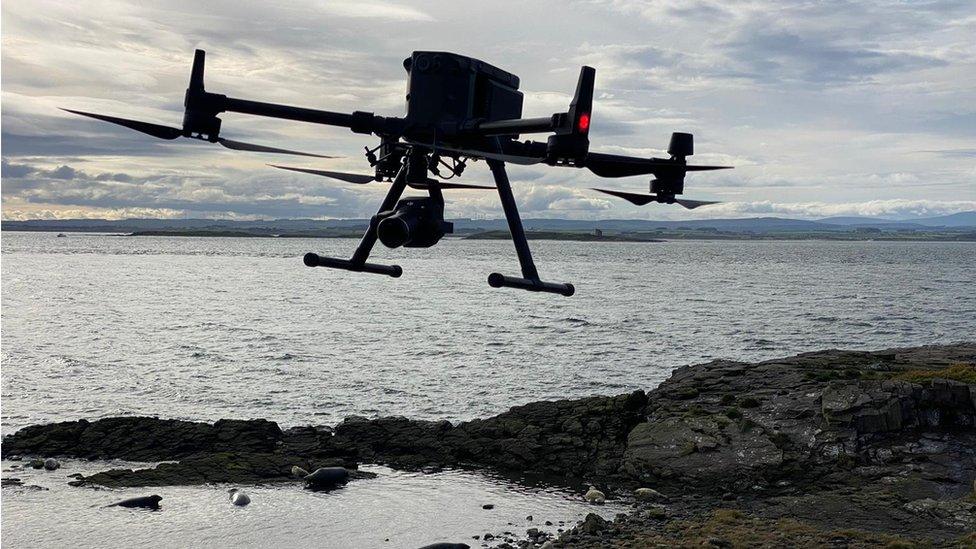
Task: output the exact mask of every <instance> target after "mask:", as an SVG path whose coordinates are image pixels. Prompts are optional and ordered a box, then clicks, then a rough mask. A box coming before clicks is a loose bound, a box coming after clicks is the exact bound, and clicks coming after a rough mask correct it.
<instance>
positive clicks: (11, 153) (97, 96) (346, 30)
mask: <svg viewBox="0 0 976 549" xmlns="http://www.w3.org/2000/svg"><path fill="white" fill-rule="evenodd" d="M142 4H147V3H145V2H140V1H135V0H105V1H72V2H55V1H30V2H27V1H20V2H17V1H8V2H4V3H3V4H2V17H3V20H2V25H3V27H2V28H3V34H2V155H3V174H2V175H3V183H2V199H3V218H4V219H25V218H49V217H110V218H118V217H130V216H139V217H146V216H159V217H176V216H178V217H183V216H185V215H189V216H191V217H202V216H211V217H238V218H257V217H272V218H273V217H366V216H369V215H371V214H372V213H373V210H374V208H375V207H376V205H377V204H378V202H379V200H380V197H381V196H382V194H383V192H384V190H385V189H384V187H383V186H382V185H375V186H370V187H367V188H363V187H357V186H352V185H349V186H343V185H342V184H341V183H339V182H332V181H330V180H326V179H323V178H316V177H314V176H307V175H303V174H296V173H291V172H279V171H277V170H274V169H272V168H269V167H267V166H266V165H265V164H266V162H278V163H282V162H283V161H284V160H286V159H285V158H281V157H277V156H274V155H258V154H248V153H239V152H233V151H227V150H224V149H222V148H220V147H215V146H207V145H205V144H201V143H196V142H189V141H187V142H164V141H156V140H153V139H152V138H150V137H147V136H146V137H144V136H141V135H140V134H137V133H135V132H131V131H129V130H125V129H121V128H115V127H112V126H110V125H107V124H103V123H99V122H96V121H93V120H89V119H83V118H79V117H75V116H72V115H69V114H68V113H65V112H62V111H60V110H58V108H57V107H67V108H75V109H80V110H91V111H96V112H102V113H107V114H116V115H119V116H125V117H132V118H139V119H143V120H147V121H153V122H159V123H164V124H169V125H179V123H180V120H181V110H182V99H183V91H184V89H185V87H186V81H187V78H188V75H189V68H190V62H191V60H192V56H193V50H194V48H204V49H206V50H207V88H208V90H210V91H215V92H218V93H225V94H227V95H230V96H234V97H243V98H249V99H256V100H264V101H274V102H281V103H287V104H298V105H302V106H307V107H313V108H324V109H329V110H338V111H352V110H357V109H358V110H370V111H374V112H376V113H377V114H386V115H400V114H402V112H403V92H404V87H405V76H406V74H405V71H404V70H403V67H402V64H401V63H402V61H403V58H404V57H406V56H408V55H409V54H410V52H411V51H413V50H417V49H433V50H449V51H456V52H458V53H463V54H466V55H470V56H473V57H478V58H481V59H484V60H486V61H488V62H490V63H493V64H495V65H498V66H500V67H502V68H505V69H507V70H510V71H512V72H514V73H516V74H518V75H519V76H520V77H521V79H522V89H523V91H524V92H525V95H526V100H525V115H526V116H540V115H549V114H551V113H553V112H557V111H562V110H565V109H566V106H567V105H568V102H569V98H570V94H571V92H572V90H573V87H574V85H575V80H576V77H577V74H578V71H579V66H580V65H581V64H590V65H592V66H594V67H596V69H597V82H596V85H597V99H596V101H595V105H594V112H593V123H592V129H591V136H590V137H591V142H592V145H591V148H592V150H597V151H605V152H619V153H627V154H637V155H645V156H651V155H664V151H663V150H662V149H663V148H665V147H666V146H667V142H668V138H669V136H670V133H671V132H672V131H690V132H693V133H695V137H696V151H697V152H698V154H697V155H696V156H695V157H694V160H695V161H696V162H700V163H709V164H711V163H721V164H731V165H734V166H735V167H736V169H735V170H729V171H723V172H713V173H700V174H692V175H691V176H689V177H688V180H687V183H686V187H685V190H686V193H687V194H686V196H687V197H689V198H695V199H703V200H721V201H724V202H725V203H724V204H722V205H719V206H714V207H710V208H702V209H700V210H695V211H694V212H689V211H684V210H680V209H676V207H675V206H663V205H651V206H647V207H643V208H637V207H634V206H631V205H629V204H627V203H625V202H622V201H616V200H611V199H609V197H606V196H605V195H600V194H598V193H594V192H592V191H589V190H588V188H589V187H591V186H609V187H616V188H620V189H626V190H635V191H641V190H645V191H646V189H647V178H643V177H634V178H627V179H618V180H603V181H600V180H599V179H598V178H596V177H595V176H593V175H592V174H590V173H589V172H588V171H585V170H573V169H555V168H553V169H544V168H537V167H531V168H519V167H513V168H512V169H511V172H512V173H511V175H512V180H513V183H514V185H515V187H516V196H517V198H518V199H519V201H520V208H521V210H522V212H523V214H524V215H526V216H532V217H572V218H598V217H606V218H611V217H612V218H654V219H676V218H692V217H728V216H750V215H788V216H794V217H811V218H812V217H822V216H829V215H878V216H889V217H911V216H915V215H939V214H945V213H953V212H957V211H966V210H974V209H976V40H973V37H974V36H976V4H974V3H973V2H972V1H970V0H960V1H946V2H940V1H919V2H902V1H880V0H869V1H863V2H841V1H836V2H835V1H823V2H808V1H803V2H778V1H772V0H769V1H765V0H756V1H743V2H722V3H717V2H716V3H712V2H696V1H690V2H684V3H681V7H680V8H676V7H674V3H673V2H664V1H656V0H654V1H631V0H589V1H577V2H565V1H561V0H560V1H551V2H550V1H528V2H526V1H524V0H522V1H518V2H508V1H496V2H458V1H432V2H415V3H409V2H387V1H382V0H369V1H362V0H356V1H350V2H342V1H326V0H301V1H292V2H288V3H277V2H275V3H272V2H247V1H240V0H235V1H219V0H217V1H215V0H210V1H207V2H199V1H170V2H154V3H148V4H149V6H150V7H146V6H144V5H142ZM222 118H223V120H224V123H223V130H222V135H224V136H226V137H228V138H232V139H233V138H239V139H243V140H253V141H256V142H260V143H268V144H274V145H278V146H283V147H287V148H297V149H301V150H309V151H313V152H322V153H326V154H335V155H342V156H343V157H344V158H339V159H334V160H317V159H316V160H314V161H313V160H311V159H299V160H297V161H296V160H292V159H288V163H290V164H292V165H305V166H315V167H322V168H327V169H341V170H350V171H365V169H366V168H367V164H366V162H365V160H364V159H363V157H362V147H363V146H364V145H373V144H374V140H373V139H372V138H367V137H366V136H362V135H355V134H352V133H351V132H349V131H348V130H343V129H340V128H329V127H320V126H314V125H308V124H300V123H292V122H283V121H275V120H268V119H260V118H254V117H247V116H244V115H237V114H225V115H223V116H222ZM184 141H185V140H184ZM293 158H295V157H293ZM465 180H467V182H471V183H487V182H489V180H490V175H489V173H488V171H487V169H486V167H485V166H483V165H481V164H476V165H474V166H472V167H471V168H469V170H468V172H466V173H465ZM448 202H449V204H448V208H449V213H448V215H449V216H451V217H499V216H500V215H501V209H500V207H499V205H498V200H497V196H495V195H494V194H492V193H490V192H485V191H481V192H479V191H455V192H453V193H452V194H450V195H449V196H448Z"/></svg>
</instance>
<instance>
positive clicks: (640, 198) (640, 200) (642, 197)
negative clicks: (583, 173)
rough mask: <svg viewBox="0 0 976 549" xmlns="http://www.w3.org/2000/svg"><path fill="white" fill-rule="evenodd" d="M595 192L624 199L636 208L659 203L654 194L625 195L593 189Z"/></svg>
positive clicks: (618, 192) (623, 193) (621, 192)
mask: <svg viewBox="0 0 976 549" xmlns="http://www.w3.org/2000/svg"><path fill="white" fill-rule="evenodd" d="M593 190H594V191H600V192H601V193H606V194H609V195H612V196H616V197H617V198H623V199H624V200H626V201H627V202H630V203H631V204H634V205H636V206H643V205H644V204H650V203H651V202H657V197H656V196H654V195H652V194H638V193H625V192H623V191H610V190H607V189H593Z"/></svg>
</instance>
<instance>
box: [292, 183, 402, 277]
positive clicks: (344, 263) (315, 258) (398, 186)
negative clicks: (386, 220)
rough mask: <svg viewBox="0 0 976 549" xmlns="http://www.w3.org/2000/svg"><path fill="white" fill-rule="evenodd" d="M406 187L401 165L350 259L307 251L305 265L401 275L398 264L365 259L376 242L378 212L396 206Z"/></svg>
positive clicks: (394, 275)
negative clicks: (386, 263)
mask: <svg viewBox="0 0 976 549" xmlns="http://www.w3.org/2000/svg"><path fill="white" fill-rule="evenodd" d="M406 187H407V169H406V167H401V168H400V171H399V172H397V175H396V177H395V178H394V179H393V184H392V185H390V190H389V192H387V193H386V198H385V199H383V204H381V205H380V208H379V210H377V212H376V215H374V216H373V217H372V218H370V220H369V227H367V228H366V233H365V234H363V238H362V240H360V241H359V245H358V246H356V251H355V252H353V254H352V259H337V258H333V257H322V256H320V255H318V254H314V253H311V252H309V253H307V254H305V259H304V261H305V265H308V266H309V267H331V268H333V269H345V270H347V271H356V272H362V273H375V274H385V275H389V276H392V277H394V278H397V277H399V276H400V275H402V274H403V269H402V268H400V266H399V265H379V264H376V263H366V259H368V258H369V254H370V252H371V251H373V246H374V245H375V244H376V227H377V225H379V223H380V218H379V214H380V213H382V212H386V211H389V210H392V209H393V207H394V206H396V203H397V200H400V196H401V195H403V191H404V189H406Z"/></svg>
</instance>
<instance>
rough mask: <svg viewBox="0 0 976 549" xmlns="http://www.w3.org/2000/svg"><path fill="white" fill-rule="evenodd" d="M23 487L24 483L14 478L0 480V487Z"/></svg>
mask: <svg viewBox="0 0 976 549" xmlns="http://www.w3.org/2000/svg"><path fill="white" fill-rule="evenodd" d="M23 485H24V481H23V480H21V479H19V478H16V477H10V478H5V479H0V486H23Z"/></svg>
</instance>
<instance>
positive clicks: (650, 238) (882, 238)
mask: <svg viewBox="0 0 976 549" xmlns="http://www.w3.org/2000/svg"><path fill="white" fill-rule="evenodd" d="M3 232H18V233H58V234H59V235H65V236H67V235H71V234H88V235H104V236H117V237H162V238H174V237H184V238H341V239H358V238H360V237H361V236H362V230H360V229H356V230H349V229H345V228H341V229H335V230H324V231H311V232H264V231H235V230H196V229H180V230H141V231H118V230H106V231H92V230H76V229H70V228H69V229H47V228H44V229H26V228H16V229H4V230H3ZM525 234H526V238H528V239H529V240H547V241H572V242H637V243H663V242H673V241H695V242H968V243H972V242H976V232H973V231H969V232H967V231H958V230H956V231H938V230H933V231H914V232H910V233H901V234H900V233H898V232H886V233H880V234H878V233H859V232H854V231H851V232H844V231H831V232H826V233H819V232H805V231H781V232H755V233H754V232H734V231H717V232H716V231H704V230H696V229H689V230H677V231H670V230H669V231H651V232H616V231H606V232H604V233H603V234H600V235H597V234H595V233H593V232H577V231H554V230H526V231H525ZM445 238H446V239H456V240H510V239H511V236H510V235H509V233H508V232H506V231H494V230H492V231H480V232H479V231H467V230H466V231H462V232H458V233H456V234H449V235H446V236H445Z"/></svg>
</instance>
